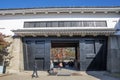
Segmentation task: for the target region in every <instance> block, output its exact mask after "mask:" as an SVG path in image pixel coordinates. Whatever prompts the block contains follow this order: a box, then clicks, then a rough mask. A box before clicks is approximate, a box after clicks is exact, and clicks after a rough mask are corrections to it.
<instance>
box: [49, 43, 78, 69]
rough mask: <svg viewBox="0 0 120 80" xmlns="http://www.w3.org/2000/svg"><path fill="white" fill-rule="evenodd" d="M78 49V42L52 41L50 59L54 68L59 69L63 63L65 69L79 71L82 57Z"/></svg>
mask: <svg viewBox="0 0 120 80" xmlns="http://www.w3.org/2000/svg"><path fill="white" fill-rule="evenodd" d="M78 49H79V42H78V41H76V42H70V41H64V42H63V41H59V42H58V41H52V43H51V54H50V59H51V60H52V61H53V63H54V67H55V68H59V67H60V65H59V64H60V63H62V68H64V69H70V70H79V64H80V63H78V61H79V59H80V56H79V50H78Z"/></svg>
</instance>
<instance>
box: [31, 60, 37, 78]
mask: <svg viewBox="0 0 120 80" xmlns="http://www.w3.org/2000/svg"><path fill="white" fill-rule="evenodd" d="M33 77H36V78H38V73H37V64H36V62H34V65H33V74H32V78H33Z"/></svg>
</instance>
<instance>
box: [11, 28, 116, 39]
mask: <svg viewBox="0 0 120 80" xmlns="http://www.w3.org/2000/svg"><path fill="white" fill-rule="evenodd" d="M13 32H14V33H15V34H16V35H17V36H21V37H25V36H33V37H36V36H45V37H48V36H57V37H60V36H70V37H72V36H98V35H105V36H109V35H113V34H114V33H115V30H114V29H112V28H98V29H95V28H90V29H87V28H82V29H18V30H13Z"/></svg>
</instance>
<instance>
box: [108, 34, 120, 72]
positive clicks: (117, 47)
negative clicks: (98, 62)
mask: <svg viewBox="0 0 120 80" xmlns="http://www.w3.org/2000/svg"><path fill="white" fill-rule="evenodd" d="M107 70H108V71H110V72H120V36H110V37H109V38H108V56H107Z"/></svg>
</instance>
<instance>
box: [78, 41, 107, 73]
mask: <svg viewBox="0 0 120 80" xmlns="http://www.w3.org/2000/svg"><path fill="white" fill-rule="evenodd" d="M80 46H81V47H80V48H81V49H80V50H81V54H80V61H81V62H80V67H81V68H80V69H81V70H91V71H93V70H97V71H98V70H106V55H107V47H106V46H107V45H106V40H98V39H91V40H89V39H87V40H83V41H82V43H81V45H80Z"/></svg>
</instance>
